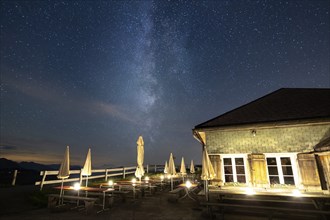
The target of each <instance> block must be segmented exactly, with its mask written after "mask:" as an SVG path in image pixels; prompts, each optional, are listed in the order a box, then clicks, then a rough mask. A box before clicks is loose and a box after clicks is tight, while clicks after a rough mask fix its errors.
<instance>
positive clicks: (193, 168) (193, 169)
mask: <svg viewBox="0 0 330 220" xmlns="http://www.w3.org/2000/svg"><path fill="white" fill-rule="evenodd" d="M190 173H191V174H194V173H195V166H194V161H193V160H191V163H190Z"/></svg>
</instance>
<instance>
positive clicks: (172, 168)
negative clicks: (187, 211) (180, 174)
mask: <svg viewBox="0 0 330 220" xmlns="http://www.w3.org/2000/svg"><path fill="white" fill-rule="evenodd" d="M168 174H169V175H170V177H171V190H173V176H174V175H176V170H175V164H174V159H173V154H172V153H171V154H170V160H169V162H168Z"/></svg>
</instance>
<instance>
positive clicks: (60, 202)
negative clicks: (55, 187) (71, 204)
mask: <svg viewBox="0 0 330 220" xmlns="http://www.w3.org/2000/svg"><path fill="white" fill-rule="evenodd" d="M63 182H64V179H62V183H61V190H60V200H59V205H63V199H62V194H63Z"/></svg>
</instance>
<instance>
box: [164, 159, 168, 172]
mask: <svg viewBox="0 0 330 220" xmlns="http://www.w3.org/2000/svg"><path fill="white" fill-rule="evenodd" d="M164 173H165V174H166V173H168V165H167V161H165V167H164Z"/></svg>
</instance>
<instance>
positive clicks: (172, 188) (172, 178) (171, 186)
mask: <svg viewBox="0 0 330 220" xmlns="http://www.w3.org/2000/svg"><path fill="white" fill-rule="evenodd" d="M171 190H173V177H172V176H171Z"/></svg>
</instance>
